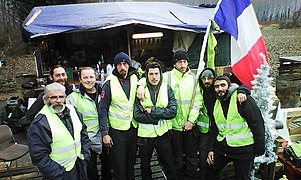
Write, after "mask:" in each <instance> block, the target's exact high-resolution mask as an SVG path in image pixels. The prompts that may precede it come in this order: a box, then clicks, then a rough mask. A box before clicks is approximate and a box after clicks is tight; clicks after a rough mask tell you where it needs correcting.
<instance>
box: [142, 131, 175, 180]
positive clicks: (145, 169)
mask: <svg viewBox="0 0 301 180" xmlns="http://www.w3.org/2000/svg"><path fill="white" fill-rule="evenodd" d="M139 139H142V140H141V141H142V142H141V141H140V140H139V141H138V147H139V156H140V159H141V175H142V179H143V180H151V179H152V172H151V167H150V161H151V158H152V154H153V151H154V149H156V151H157V154H158V157H159V161H160V163H161V165H162V166H163V171H164V173H165V175H166V177H167V179H177V173H176V169H175V164H174V161H173V155H172V148H171V143H170V140H169V138H168V136H167V133H165V134H163V135H162V136H159V137H156V138H139Z"/></svg>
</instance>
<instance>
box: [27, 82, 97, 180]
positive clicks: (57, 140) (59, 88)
mask: <svg viewBox="0 0 301 180" xmlns="http://www.w3.org/2000/svg"><path fill="white" fill-rule="evenodd" d="M65 97H66V94H65V87H64V86H63V85H61V84H60V83H52V84H49V85H47V86H46V88H45V91H44V96H43V100H44V103H45V105H44V106H43V108H42V109H41V110H40V111H39V112H38V114H37V116H36V117H35V119H34V120H33V122H32V123H31V125H30V127H29V130H28V133H27V141H28V146H29V152H30V156H31V159H32V162H33V164H34V165H36V166H37V167H38V169H39V170H40V171H41V172H42V173H43V176H44V177H45V179H60V180H67V179H74V180H87V179H88V177H87V162H88V161H89V159H90V146H91V144H90V140H89V138H88V133H87V131H86V126H85V125H84V124H83V123H82V116H81V114H80V113H79V112H78V111H76V110H75V108H74V107H73V106H71V105H66V104H65Z"/></svg>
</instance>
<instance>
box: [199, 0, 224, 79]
mask: <svg viewBox="0 0 301 180" xmlns="http://www.w3.org/2000/svg"><path fill="white" fill-rule="evenodd" d="M221 2H222V0H219V1H218V2H217V4H216V7H215V8H214V11H213V14H212V16H211V18H210V19H209V22H208V25H207V28H206V33H205V35H204V40H203V44H202V49H201V52H200V60H199V65H198V69H197V73H196V77H199V75H200V73H201V71H202V70H203V69H204V67H205V61H204V54H205V49H206V47H207V42H208V35H209V31H210V28H211V21H212V20H213V19H214V16H215V14H216V12H217V10H218V8H219V6H220V4H221Z"/></svg>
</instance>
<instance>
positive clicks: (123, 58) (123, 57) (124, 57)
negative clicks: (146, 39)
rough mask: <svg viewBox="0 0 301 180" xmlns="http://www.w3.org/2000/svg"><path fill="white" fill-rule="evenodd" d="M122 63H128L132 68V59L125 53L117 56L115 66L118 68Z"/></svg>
mask: <svg viewBox="0 0 301 180" xmlns="http://www.w3.org/2000/svg"><path fill="white" fill-rule="evenodd" d="M120 62H126V63H128V65H129V66H131V64H130V57H129V56H128V55H127V54H126V53H124V52H120V53H118V54H117V55H116V56H115V59H114V66H115V67H116V66H117V64H118V63H120Z"/></svg>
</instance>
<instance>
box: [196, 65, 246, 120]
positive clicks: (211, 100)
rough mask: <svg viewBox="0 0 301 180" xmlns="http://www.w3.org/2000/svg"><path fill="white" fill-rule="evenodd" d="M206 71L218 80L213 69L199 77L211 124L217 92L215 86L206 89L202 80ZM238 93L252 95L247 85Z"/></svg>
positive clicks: (240, 87)
mask: <svg viewBox="0 0 301 180" xmlns="http://www.w3.org/2000/svg"><path fill="white" fill-rule="evenodd" d="M205 70H210V71H211V72H212V74H213V76H214V78H216V76H217V75H216V72H215V71H214V70H213V69H211V68H205V69H204V70H203V71H202V72H201V73H200V76H199V79H198V80H199V85H200V87H201V88H202V90H203V98H204V104H205V107H206V109H207V112H208V116H209V119H210V124H211V121H212V119H213V109H214V104H215V101H216V93H215V90H214V86H213V85H211V86H209V87H208V88H206V87H205V86H204V84H203V81H202V79H201V77H202V74H203V72H204V71H205ZM237 93H243V94H246V95H250V94H251V92H250V89H249V88H248V87H247V86H245V85H241V86H239V87H238V88H237Z"/></svg>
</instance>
